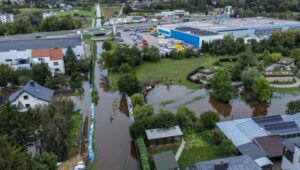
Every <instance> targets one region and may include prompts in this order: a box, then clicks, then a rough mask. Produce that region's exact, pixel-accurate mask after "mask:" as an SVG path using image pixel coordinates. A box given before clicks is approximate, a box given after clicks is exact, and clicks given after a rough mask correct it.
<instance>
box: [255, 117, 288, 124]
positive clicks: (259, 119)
mask: <svg viewBox="0 0 300 170" xmlns="http://www.w3.org/2000/svg"><path fill="white" fill-rule="evenodd" d="M252 120H253V121H254V122H256V123H257V124H258V125H260V126H264V125H265V124H270V123H277V122H282V121H283V119H282V117H281V115H272V116H263V117H254V118H252Z"/></svg>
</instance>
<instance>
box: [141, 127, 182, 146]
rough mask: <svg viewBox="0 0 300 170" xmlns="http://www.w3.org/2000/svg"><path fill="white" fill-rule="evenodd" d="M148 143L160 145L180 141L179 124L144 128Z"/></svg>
mask: <svg viewBox="0 0 300 170" xmlns="http://www.w3.org/2000/svg"><path fill="white" fill-rule="evenodd" d="M146 136H147V139H148V145H150V146H154V145H160V144H167V143H175V142H181V141H182V131H181V129H180V127H179V126H173V127H169V128H158V129H148V130H146Z"/></svg>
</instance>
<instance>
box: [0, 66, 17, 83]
mask: <svg viewBox="0 0 300 170" xmlns="http://www.w3.org/2000/svg"><path fill="white" fill-rule="evenodd" d="M0 75H1V76H0V86H7V83H8V82H12V81H13V80H14V77H15V73H14V70H13V68H11V67H9V66H8V65H6V64H0Z"/></svg>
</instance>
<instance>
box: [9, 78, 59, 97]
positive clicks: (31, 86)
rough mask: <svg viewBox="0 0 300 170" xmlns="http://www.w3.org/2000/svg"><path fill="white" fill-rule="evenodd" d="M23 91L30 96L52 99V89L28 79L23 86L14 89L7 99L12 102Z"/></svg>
mask: <svg viewBox="0 0 300 170" xmlns="http://www.w3.org/2000/svg"><path fill="white" fill-rule="evenodd" d="M23 92H26V93H28V94H30V95H31V96H33V97H35V98H37V99H40V100H43V101H46V102H49V101H50V100H51V99H52V96H53V93H54V91H53V90H51V89H48V88H46V87H43V86H41V85H39V84H38V83H36V82H35V81H33V80H30V81H29V82H28V83H27V84H26V85H25V86H24V87H23V88H21V89H20V90H18V91H16V92H15V93H13V94H11V95H10V96H9V101H10V102H14V101H15V100H16V99H17V98H18V97H19V96H20V95H21V94H22V93H23Z"/></svg>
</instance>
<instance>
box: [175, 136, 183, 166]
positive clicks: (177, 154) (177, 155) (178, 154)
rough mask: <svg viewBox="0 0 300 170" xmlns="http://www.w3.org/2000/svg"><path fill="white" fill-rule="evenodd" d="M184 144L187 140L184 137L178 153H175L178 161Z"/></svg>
mask: <svg viewBox="0 0 300 170" xmlns="http://www.w3.org/2000/svg"><path fill="white" fill-rule="evenodd" d="M184 146H185V141H184V139H183V138H182V142H181V144H180V146H179V148H178V150H177V153H176V155H175V159H176V161H178V160H179V158H180V155H181V153H182V151H183V149H184Z"/></svg>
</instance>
